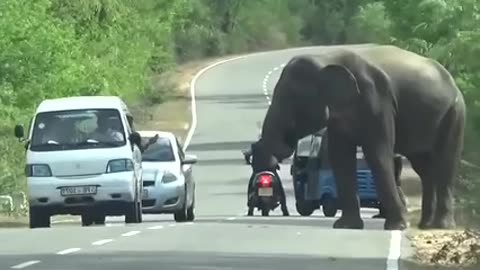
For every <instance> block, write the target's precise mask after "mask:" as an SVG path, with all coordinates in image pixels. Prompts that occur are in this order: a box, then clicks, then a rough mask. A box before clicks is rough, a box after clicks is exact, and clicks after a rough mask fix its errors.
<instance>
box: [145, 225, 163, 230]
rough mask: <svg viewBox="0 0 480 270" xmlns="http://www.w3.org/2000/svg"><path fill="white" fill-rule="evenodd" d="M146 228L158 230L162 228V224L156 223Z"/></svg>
mask: <svg viewBox="0 0 480 270" xmlns="http://www.w3.org/2000/svg"><path fill="white" fill-rule="evenodd" d="M148 229H149V230H159V229H163V226H162V225H157V226H153V227H149V228H148Z"/></svg>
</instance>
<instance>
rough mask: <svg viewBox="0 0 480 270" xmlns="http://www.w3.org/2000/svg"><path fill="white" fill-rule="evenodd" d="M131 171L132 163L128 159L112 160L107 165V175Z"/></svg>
mask: <svg viewBox="0 0 480 270" xmlns="http://www.w3.org/2000/svg"><path fill="white" fill-rule="evenodd" d="M130 171H133V162H132V160H130V159H112V160H110V161H109V162H108V164H107V173H118V172H130Z"/></svg>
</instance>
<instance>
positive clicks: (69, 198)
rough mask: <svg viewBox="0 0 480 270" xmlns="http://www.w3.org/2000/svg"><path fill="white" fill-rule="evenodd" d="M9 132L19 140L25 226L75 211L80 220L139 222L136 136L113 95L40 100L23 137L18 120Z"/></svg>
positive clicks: (130, 119) (139, 176)
mask: <svg viewBox="0 0 480 270" xmlns="http://www.w3.org/2000/svg"><path fill="white" fill-rule="evenodd" d="M15 136H16V137H17V138H19V139H20V140H21V141H25V148H26V168H25V173H26V176H27V187H28V200H29V203H30V228H38V227H49V226H50V217H51V216H53V215H58V214H71V215H81V216H82V225H84V226H88V225H91V224H93V223H95V224H104V223H105V217H106V216H120V215H125V222H126V223H140V222H142V210H141V209H142V205H141V200H142V185H143V184H142V162H141V158H142V157H141V151H140V147H141V146H140V143H141V138H140V135H139V134H138V133H137V132H135V131H134V129H133V117H132V116H131V114H130V112H129V111H128V108H127V106H126V105H125V103H124V102H123V101H122V100H121V99H120V98H119V97H115V96H84V97H67V98H58V99H50V100H44V101H43V102H42V103H41V104H40V105H39V106H38V108H37V110H36V112H35V115H34V117H33V118H32V119H31V121H30V127H29V130H28V134H27V136H26V138H24V130H23V126H21V125H16V126H15Z"/></svg>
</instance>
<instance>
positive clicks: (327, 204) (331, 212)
mask: <svg viewBox="0 0 480 270" xmlns="http://www.w3.org/2000/svg"><path fill="white" fill-rule="evenodd" d="M322 211H323V214H324V215H325V216H326V217H334V216H335V215H336V214H337V206H336V204H335V199H334V198H332V197H331V196H325V197H324V199H323V200H322Z"/></svg>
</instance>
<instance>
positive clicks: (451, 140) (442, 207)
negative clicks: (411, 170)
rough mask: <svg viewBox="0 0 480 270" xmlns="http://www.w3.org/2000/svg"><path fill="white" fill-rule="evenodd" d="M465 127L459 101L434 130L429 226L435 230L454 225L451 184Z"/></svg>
mask: <svg viewBox="0 0 480 270" xmlns="http://www.w3.org/2000/svg"><path fill="white" fill-rule="evenodd" d="M464 127H465V111H464V106H463V104H460V103H459V104H457V105H456V106H453V107H452V108H451V109H450V110H449V111H448V112H447V114H446V115H445V117H444V119H443V120H442V124H441V126H440V129H439V130H438V132H437V140H436V141H435V146H434V147H435V148H434V150H433V151H432V154H433V155H432V167H431V171H430V173H431V174H430V175H431V177H432V179H433V181H434V182H433V183H434V186H435V193H436V197H437V200H436V209H435V210H436V211H435V213H434V217H433V224H432V228H435V229H453V228H455V227H456V224H455V219H454V213H453V212H454V209H453V203H454V202H453V186H454V181H455V178H456V176H457V172H458V168H459V164H460V159H461V155H462V149H463V144H464V139H463V136H464Z"/></svg>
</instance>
